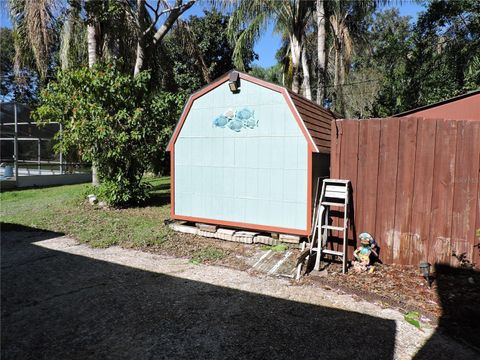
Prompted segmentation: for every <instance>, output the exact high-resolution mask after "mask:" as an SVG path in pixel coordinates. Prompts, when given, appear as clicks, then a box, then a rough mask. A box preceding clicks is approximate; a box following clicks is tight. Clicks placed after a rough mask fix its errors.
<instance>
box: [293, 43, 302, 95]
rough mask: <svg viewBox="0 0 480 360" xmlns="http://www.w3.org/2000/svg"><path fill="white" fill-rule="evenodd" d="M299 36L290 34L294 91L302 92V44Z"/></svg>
mask: <svg viewBox="0 0 480 360" xmlns="http://www.w3.org/2000/svg"><path fill="white" fill-rule="evenodd" d="M301 45H302V44H301V42H300V39H299V37H298V36H295V35H292V36H290V50H291V51H290V52H291V55H292V72H293V74H292V75H293V76H292V77H293V79H292V91H293V92H295V93H297V94H298V93H299V92H300V71H299V70H300V58H301V56H302V46H301Z"/></svg>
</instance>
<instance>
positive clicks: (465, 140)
mask: <svg viewBox="0 0 480 360" xmlns="http://www.w3.org/2000/svg"><path fill="white" fill-rule="evenodd" d="M479 156H480V122H474V121H462V122H460V123H459V124H458V132H457V149H456V160H455V181H454V196H453V211H452V212H453V215H452V236H451V238H452V250H455V251H456V252H457V253H458V254H461V253H465V254H466V256H467V258H468V259H472V260H473V258H474V247H473V246H472V244H470V243H469V241H468V239H469V237H471V238H474V236H475V220H476V213H477V211H478V210H477V198H478V191H477V187H478V181H479V171H478V168H477V167H475V166H473V165H474V164H472V159H476V158H478V157H479ZM451 263H452V265H458V263H457V262H456V260H455V259H454V258H451Z"/></svg>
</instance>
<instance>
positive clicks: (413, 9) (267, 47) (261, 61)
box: [0, 0, 425, 67]
mask: <svg viewBox="0 0 480 360" xmlns="http://www.w3.org/2000/svg"><path fill="white" fill-rule="evenodd" d="M5 2H6V0H0V26H1V27H11V26H12V25H11V22H10V20H9V18H8V14H7V12H6V7H5ZM208 7H209V6H208V5H205V3H204V2H202V1H199V3H198V4H195V5H194V6H193V7H192V8H191V9H189V10H188V11H187V12H186V13H185V14H184V17H187V18H188V17H189V16H192V15H196V16H201V15H202V14H203V10H204V9H205V8H208ZM394 7H397V8H399V9H400V15H402V16H411V17H412V20H415V19H416V18H417V16H418V14H419V13H420V12H421V11H423V10H425V7H424V6H423V5H421V4H417V3H416V2H413V1H411V0H403V1H402V4H401V5H399V4H395V5H388V6H385V7H383V9H389V8H394ZM280 45H281V39H280V36H279V35H277V34H275V33H274V32H273V23H270V24H269V26H268V28H267V29H266V31H265V32H264V35H263V36H262V37H261V38H260V39H259V40H258V42H257V44H256V45H255V47H254V51H255V52H256V53H257V54H258V57H259V58H258V60H256V61H255V62H254V64H256V65H259V66H262V67H270V66H273V65H275V64H276V63H277V60H276V59H275V54H276V52H277V50H278V49H279V48H280Z"/></svg>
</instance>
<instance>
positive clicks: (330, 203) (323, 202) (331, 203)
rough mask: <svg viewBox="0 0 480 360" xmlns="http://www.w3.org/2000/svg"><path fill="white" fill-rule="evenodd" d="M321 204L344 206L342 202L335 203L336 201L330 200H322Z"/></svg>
mask: <svg viewBox="0 0 480 360" xmlns="http://www.w3.org/2000/svg"><path fill="white" fill-rule="evenodd" d="M322 205H327V206H342V207H345V204H344V203H337V202H330V201H322Z"/></svg>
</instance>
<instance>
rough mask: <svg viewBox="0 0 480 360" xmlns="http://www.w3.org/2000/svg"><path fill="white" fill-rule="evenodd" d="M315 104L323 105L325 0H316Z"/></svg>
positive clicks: (325, 35)
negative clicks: (316, 58)
mask: <svg viewBox="0 0 480 360" xmlns="http://www.w3.org/2000/svg"><path fill="white" fill-rule="evenodd" d="M317 28H318V33H317V57H318V63H317V104H318V105H320V106H323V101H324V100H325V83H326V70H325V69H326V58H327V56H326V46H325V42H326V38H327V29H326V21H325V0H317Z"/></svg>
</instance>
